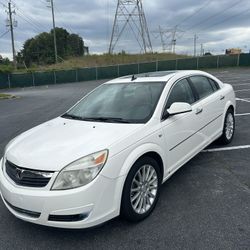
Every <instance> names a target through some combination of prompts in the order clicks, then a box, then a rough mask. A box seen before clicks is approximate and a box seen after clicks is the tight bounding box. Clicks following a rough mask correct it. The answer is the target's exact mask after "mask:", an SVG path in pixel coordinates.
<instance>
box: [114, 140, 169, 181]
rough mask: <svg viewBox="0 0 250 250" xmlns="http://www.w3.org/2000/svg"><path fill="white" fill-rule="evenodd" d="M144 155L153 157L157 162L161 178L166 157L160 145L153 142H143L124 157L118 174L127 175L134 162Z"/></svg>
mask: <svg viewBox="0 0 250 250" xmlns="http://www.w3.org/2000/svg"><path fill="white" fill-rule="evenodd" d="M146 156H147V157H151V158H153V159H154V160H155V161H156V162H157V163H158V165H159V167H160V171H161V175H162V178H163V176H164V173H165V169H166V157H165V154H164V152H163V150H162V149H161V148H160V146H159V145H157V144H153V143H147V144H143V145H141V146H140V147H138V148H136V149H135V150H133V151H132V152H131V153H130V154H129V156H128V157H127V158H126V160H125V162H124V164H123V166H122V168H121V171H120V174H119V175H120V176H124V175H125V176H127V175H128V173H129V171H130V169H131V168H132V167H133V165H134V164H135V162H137V161H138V160H139V159H141V158H143V157H146ZM125 179H126V178H125Z"/></svg>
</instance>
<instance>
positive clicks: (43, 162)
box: [6, 117, 143, 171]
mask: <svg viewBox="0 0 250 250" xmlns="http://www.w3.org/2000/svg"><path fill="white" fill-rule="evenodd" d="M141 126H143V124H122V123H100V122H87V121H77V120H69V119H64V118H61V117H59V118H56V119H54V120H51V121H49V122H46V123H43V124H41V125H39V126H37V127H35V128H33V129H30V130H28V131H27V132H25V133H23V134H21V135H19V136H18V137H16V138H15V139H14V140H13V141H12V142H11V143H9V145H8V146H7V148H6V158H7V159H8V160H9V161H11V162H12V163H14V164H16V165H17V166H20V167H23V168H29V169H37V170H45V171H60V170H61V169H62V168H63V167H65V166H66V165H68V164H70V163H71V162H73V161H75V160H77V159H79V158H81V157H84V156H86V155H89V154H91V153H95V152H98V151H100V150H103V149H109V147H110V146H111V145H112V144H114V143H115V142H117V141H118V140H121V139H122V138H125V137H127V136H129V135H130V134H131V133H134V132H135V131H136V130H137V129H139V128H140V127H141ZM111 156H112V155H109V157H111Z"/></svg>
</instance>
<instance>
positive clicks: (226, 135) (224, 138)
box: [219, 108, 235, 145]
mask: <svg viewBox="0 0 250 250" xmlns="http://www.w3.org/2000/svg"><path fill="white" fill-rule="evenodd" d="M234 132H235V118H234V111H233V109H231V108H230V109H228V110H227V113H226V115H225V120H224V126H223V132H222V135H221V137H220V138H219V142H220V144H223V145H226V144H229V143H231V141H232V140H233V137H234Z"/></svg>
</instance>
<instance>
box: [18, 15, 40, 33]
mask: <svg viewBox="0 0 250 250" xmlns="http://www.w3.org/2000/svg"><path fill="white" fill-rule="evenodd" d="M16 15H17V16H19V17H20V18H21V19H22V20H24V21H25V22H27V23H29V24H30V25H31V26H32V27H33V29H34V30H35V31H36V32H38V33H40V32H41V30H40V28H39V27H38V26H37V25H35V24H34V23H32V22H31V21H29V19H27V18H26V17H25V16H23V15H22V14H21V13H16Z"/></svg>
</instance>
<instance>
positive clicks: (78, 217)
mask: <svg viewBox="0 0 250 250" xmlns="http://www.w3.org/2000/svg"><path fill="white" fill-rule="evenodd" d="M87 217H88V214H72V215H52V214H51V215H50V216H49V221H58V222H76V221H81V220H84V219H86V218H87Z"/></svg>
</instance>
